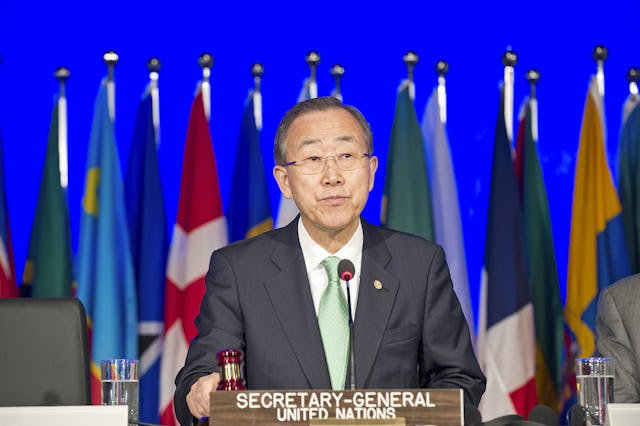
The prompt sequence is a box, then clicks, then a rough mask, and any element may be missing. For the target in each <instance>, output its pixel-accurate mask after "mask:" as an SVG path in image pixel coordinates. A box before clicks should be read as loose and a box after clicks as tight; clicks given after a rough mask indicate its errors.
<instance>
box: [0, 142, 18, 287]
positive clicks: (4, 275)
mask: <svg viewBox="0 0 640 426" xmlns="http://www.w3.org/2000/svg"><path fill="white" fill-rule="evenodd" d="M19 295H20V293H19V291H18V284H17V280H16V268H15V264H14V262H13V246H12V245H11V229H10V226H9V207H8V205H7V194H6V192H5V185H4V161H3V159H2V136H0V297H18V296H19Z"/></svg>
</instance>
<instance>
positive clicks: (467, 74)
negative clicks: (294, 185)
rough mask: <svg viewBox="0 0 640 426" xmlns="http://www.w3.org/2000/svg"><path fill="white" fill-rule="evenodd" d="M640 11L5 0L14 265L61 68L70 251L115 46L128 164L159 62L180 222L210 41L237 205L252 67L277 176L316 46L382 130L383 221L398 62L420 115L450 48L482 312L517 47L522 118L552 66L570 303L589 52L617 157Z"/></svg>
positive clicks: (0, 85) (546, 101) (550, 104)
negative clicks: (499, 152)
mask: <svg viewBox="0 0 640 426" xmlns="http://www.w3.org/2000/svg"><path fill="white" fill-rule="evenodd" d="M565 3H566V4H565ZM639 13H640V2H638V1H637V0H608V1H604V0H585V1H584V2H579V3H576V2H558V1H550V0H541V1H539V2H537V3H531V2H510V3H507V2H498V1H487V2H471V1H469V2H421V1H418V0H409V1H404V2H400V3H395V2H387V3H385V4H377V5H374V4H373V3H371V2H364V1H353V2H349V1H344V2H334V3H322V4H320V3H308V2H299V1H277V2H266V1H264V2H257V1H253V0H252V1H244V2H242V1H240V2H198V1H191V0H184V1H181V2H150V1H140V2H134V1H122V0H113V1H111V2H107V3H93V2H79V1H63V2H38V1H32V0H23V1H4V2H2V3H0V55H2V65H0V131H1V132H2V135H3V139H4V161H5V164H4V167H5V176H6V181H7V198H8V203H9V209H10V220H11V227H12V233H13V245H14V251H15V258H16V269H17V271H18V273H19V274H20V275H21V274H22V270H23V268H24V259H25V257H26V251H27V244H28V239H29V234H30V232H31V224H32V220H33V215H34V210H35V203H36V199H37V191H38V186H39V180H40V175H41V170H42V162H43V159H44V152H45V146H46V140H47V133H48V125H49V120H50V116H51V111H52V108H53V105H52V100H53V95H54V93H55V92H56V91H57V90H58V83H57V81H56V80H55V78H54V77H53V72H54V70H55V68H56V67H58V66H60V65H64V66H67V67H68V68H69V69H70V70H71V78H70V80H69V81H68V85H67V96H68V105H69V107H68V111H69V118H68V122H69V169H70V170H69V190H68V195H69V206H70V215H71V221H72V237H73V244H74V250H75V249H76V248H77V239H78V230H79V227H78V219H79V216H80V205H81V196H82V192H83V185H84V171H85V167H86V164H85V162H86V150H87V145H88V141H89V130H90V124H91V118H92V114H93V111H92V109H93V102H94V99H95V96H96V93H97V90H98V85H99V82H100V79H101V78H102V77H103V76H104V75H105V74H106V67H105V65H104V63H103V62H102V55H103V53H104V52H105V51H107V50H110V49H113V50H115V51H116V52H117V53H118V54H119V55H120V62H119V63H118V65H117V67H116V71H115V75H116V140H117V143H118V147H119V151H120V158H121V164H122V166H123V167H124V165H125V164H126V160H127V158H126V157H127V155H128V150H129V143H130V139H131V135H132V132H133V121H134V118H135V110H136V108H137V105H138V101H139V98H140V96H141V94H142V92H143V89H144V86H145V84H146V83H147V81H148V73H147V70H146V61H147V60H148V59H149V58H150V57H152V56H157V57H159V58H160V60H161V61H162V70H161V72H160V108H161V112H160V119H161V147H160V152H159V156H160V168H161V173H162V181H163V185H164V194H165V202H166V207H167V215H168V227H170V228H171V227H172V226H173V223H174V220H175V213H176V209H177V206H176V204H177V199H178V192H179V181H180V173H181V166H182V152H183V147H184V140H185V135H186V127H187V119H188V115H189V108H190V105H191V101H192V99H193V94H194V89H195V87H196V82H197V80H198V79H199V78H200V77H201V70H200V68H199V66H198V63H197V59H198V56H199V55H200V54H201V53H203V52H210V53H212V54H213V56H214V58H215V65H214V68H213V70H212V113H211V132H212V137H213V143H214V148H215V153H216V156H217V162H218V168H219V179H220V185H221V192H222V198H223V203H224V204H225V206H226V205H227V203H228V200H229V197H230V196H231V194H229V188H230V182H231V175H232V167H233V164H234V160H235V158H234V156H235V147H236V141H237V138H238V132H239V129H240V118H241V114H242V106H243V102H244V99H245V96H246V93H247V90H248V89H249V88H250V87H251V86H252V84H253V81H252V78H251V75H250V73H249V70H250V67H251V64H252V63H253V62H255V61H260V62H262V63H263V64H264V66H265V69H266V71H265V75H264V78H263V84H262V91H263V105H264V130H263V132H262V145H263V155H264V159H265V163H266V165H267V168H268V170H270V169H271V167H272V165H273V160H272V141H273V136H274V133H275V128H276V126H277V123H278V121H279V119H280V117H281V116H282V114H283V113H284V112H285V111H286V110H287V109H288V108H289V107H290V106H291V105H292V104H293V103H294V101H295V100H296V97H297V95H298V92H299V90H300V87H301V84H302V80H303V79H304V78H305V77H307V75H308V67H307V65H306V63H305V61H304V58H305V55H306V54H307V53H308V52H309V51H310V50H316V51H318V52H319V54H320V56H321V63H320V65H319V67H318V86H319V94H320V95H328V94H329V92H330V91H331V89H332V88H333V81H332V78H331V76H330V75H329V70H330V68H331V66H332V65H333V64H336V63H339V64H341V65H343V66H344V67H345V69H346V74H345V76H344V79H343V85H342V88H343V94H344V100H345V103H349V104H353V105H355V106H356V107H358V108H360V109H361V111H362V112H363V113H364V115H365V116H366V117H367V118H368V119H369V121H370V122H371V124H372V127H373V130H374V136H375V140H374V144H375V152H376V154H377V155H378V156H379V157H380V168H379V170H378V178H377V184H376V186H375V188H374V190H373V192H372V194H371V197H370V200H369V204H368V206H367V208H366V209H365V211H364V216H365V217H366V218H367V219H368V220H370V221H372V222H374V223H378V222H379V215H380V202H381V196H382V186H383V185H382V184H383V177H384V173H385V170H386V167H385V166H386V152H387V147H388V143H389V134H390V130H391V124H392V120H393V112H394V103H395V96H396V88H397V86H398V83H399V82H400V80H401V79H403V78H405V77H406V74H407V71H406V68H405V66H404V64H403V62H402V56H403V55H404V54H405V53H406V52H407V51H409V50H413V51H415V52H417V53H418V55H419V56H420V62H419V63H418V66H417V68H416V70H415V82H416V86H417V91H416V109H417V111H418V115H419V117H422V113H423V110H424V106H425V104H426V101H427V98H428V96H429V94H430V92H431V90H432V88H433V87H434V85H435V84H436V75H435V72H434V65H435V63H436V61H437V60H440V59H444V60H446V61H448V62H449V65H450V72H449V75H448V76H447V90H448V131H449V138H450V142H451V147H452V156H453V161H454V167H455V170H456V175H457V179H458V190H459V194H460V206H461V210H462V219H463V227H464V231H465V244H466V250H467V261H468V265H469V282H470V284H471V295H472V299H473V302H474V310H476V315H477V308H476V304H477V298H478V287H479V282H480V269H481V266H482V255H483V247H484V235H485V226H486V213H487V200H488V187H489V174H490V167H491V150H492V145H493V136H494V127H495V118H496V114H497V107H498V82H499V80H500V79H501V78H502V75H503V67H502V64H501V56H502V54H503V52H504V51H505V49H506V48H507V46H511V47H512V48H513V50H514V51H515V52H516V53H517V54H518V57H519V62H518V65H517V66H516V86H515V104H516V108H515V109H516V113H517V109H518V105H519V104H520V102H521V101H522V99H523V97H524V96H525V95H527V94H528V93H529V88H528V84H527V82H526V80H525V79H524V75H525V72H526V71H527V70H528V69H530V68H532V67H535V68H537V69H539V70H540V72H541V74H542V79H541V81H540V83H539V85H538V91H537V93H538V99H539V111H540V115H539V139H540V142H539V151H540V156H541V161H542V163H543V164H542V166H543V173H544V177H545V181H546V184H547V190H548V191H549V204H550V209H551V215H552V218H551V219H552V224H553V229H554V236H555V244H556V252H557V260H558V265H559V275H560V282H561V286H562V289H561V292H562V294H563V296H564V286H565V281H566V265H567V251H568V238H569V228H570V219H571V200H572V191H573V176H574V168H575V155H576V151H577V144H578V139H579V131H580V121H581V117H582V110H583V105H584V99H585V94H586V90H587V83H588V79H589V76H590V74H591V73H593V72H595V67H596V66H595V62H594V61H593V59H592V50H593V48H594V47H595V46H596V45H598V44H603V45H605V46H606V47H607V48H608V50H609V59H608V60H607V61H606V63H605V77H606V97H605V108H606V114H607V122H608V132H609V138H608V139H609V140H608V148H609V156H610V158H609V159H610V163H611V164H612V165H613V164H614V160H615V154H616V147H617V138H618V132H619V127H620V113H621V105H622V102H623V101H624V98H625V96H626V94H627V93H628V85H627V81H626V77H625V76H626V72H627V70H628V68H629V67H630V66H637V65H638V64H640V56H639V54H640V52H639V51H638V40H640V29H639V22H638V15H639ZM270 182H271V187H270V195H271V200H272V207H273V211H274V214H275V211H276V208H277V202H278V198H279V193H278V190H277V187H276V186H275V183H274V182H273V179H271V178H270Z"/></svg>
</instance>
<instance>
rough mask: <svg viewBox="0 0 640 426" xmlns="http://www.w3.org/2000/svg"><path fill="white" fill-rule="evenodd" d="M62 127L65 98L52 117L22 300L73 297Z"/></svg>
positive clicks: (64, 116) (56, 101) (55, 104)
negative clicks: (61, 161)
mask: <svg viewBox="0 0 640 426" xmlns="http://www.w3.org/2000/svg"><path fill="white" fill-rule="evenodd" d="M61 120H62V123H61ZM60 127H66V99H65V98H64V97H62V96H58V97H56V99H55V101H54V108H53V113H52V114H51V125H50V127H49V139H48V142H47V149H46V154H45V159H44V165H43V167H42V178H41V179H40V192H39V193H38V202H37V204H36V213H35V217H34V219H33V227H32V228H31V239H30V241H29V251H28V254H27V261H26V264H25V266H24V271H23V273H22V286H21V288H20V292H21V293H22V296H32V297H69V296H71V293H72V285H73V255H72V251H71V230H70V228H69V208H68V205H67V194H66V188H63V187H62V183H61V180H60V151H59V138H60V137H61V133H62V134H66V132H60V131H59V129H60ZM63 137H64V136H63Z"/></svg>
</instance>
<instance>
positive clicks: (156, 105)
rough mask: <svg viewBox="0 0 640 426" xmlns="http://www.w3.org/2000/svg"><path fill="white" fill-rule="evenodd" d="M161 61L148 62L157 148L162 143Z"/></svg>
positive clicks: (154, 137)
mask: <svg viewBox="0 0 640 426" xmlns="http://www.w3.org/2000/svg"><path fill="white" fill-rule="evenodd" d="M161 67H162V64H161V63H160V59H158V58H155V57H154V58H151V59H149V60H148V61H147V70H148V71H149V94H150V95H151V115H152V117H153V140H154V141H155V143H156V148H157V147H158V144H159V143H160V91H159V89H158V79H159V78H160V68H161Z"/></svg>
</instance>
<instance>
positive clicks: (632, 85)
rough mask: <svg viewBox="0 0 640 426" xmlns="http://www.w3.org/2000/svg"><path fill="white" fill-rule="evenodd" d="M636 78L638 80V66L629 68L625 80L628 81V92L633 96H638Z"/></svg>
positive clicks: (639, 78)
mask: <svg viewBox="0 0 640 426" xmlns="http://www.w3.org/2000/svg"><path fill="white" fill-rule="evenodd" d="M638 80H640V68H634V67H631V68H629V71H627V81H628V82H629V93H630V94H631V95H633V96H638Z"/></svg>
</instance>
